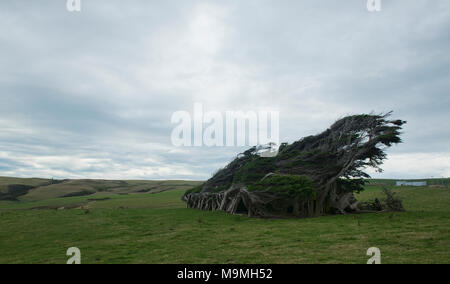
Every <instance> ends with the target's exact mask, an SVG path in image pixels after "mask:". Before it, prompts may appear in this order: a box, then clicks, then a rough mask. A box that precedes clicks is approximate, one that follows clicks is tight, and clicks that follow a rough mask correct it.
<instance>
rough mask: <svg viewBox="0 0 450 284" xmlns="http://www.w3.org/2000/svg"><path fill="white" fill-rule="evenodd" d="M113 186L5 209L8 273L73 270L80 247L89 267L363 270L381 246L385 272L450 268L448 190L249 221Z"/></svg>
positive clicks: (0, 226)
mask: <svg viewBox="0 0 450 284" xmlns="http://www.w3.org/2000/svg"><path fill="white" fill-rule="evenodd" d="M30 182H31V181H30ZM33 182H36V183H39V181H33ZM130 183H131V184H130V187H131V188H134V189H136V191H139V190H138V189H137V188H139V186H141V185H142V184H140V183H139V182H130ZM94 184H95V183H94ZM150 184H151V183H149V184H148V185H150ZM175 184H178V185H180V184H183V182H175ZM153 185H155V184H153ZM160 185H164V186H167V183H164V182H162V183H161V182H160ZM91 186H93V185H92V184H91ZM109 186H110V184H109V185H108V190H106V192H101V191H100V190H98V191H97V192H96V193H95V194H94V195H89V196H72V197H62V198H51V199H45V200H22V201H19V202H17V201H15V202H13V201H0V251H1V252H2V253H1V254H0V263H65V262H66V261H67V259H68V257H67V256H66V250H67V248H69V247H73V246H75V247H78V248H80V250H81V255H82V257H81V261H82V263H361V264H363V263H366V261H367V259H368V258H369V257H368V256H366V251H367V249H368V248H369V247H373V246H375V247H378V248H380V250H381V262H382V263H450V255H449V254H448V252H449V251H450V217H449V216H450V190H449V189H448V188H427V187H422V188H413V187H402V188H394V191H395V192H397V194H398V196H399V197H400V198H402V199H403V202H404V206H405V208H406V210H407V211H406V212H401V213H394V214H392V213H377V214H360V215H339V216H325V217H320V218H310V219H254V218H250V219H249V218H247V217H245V216H236V215H229V214H225V213H223V212H217V211H216V212H210V211H199V210H195V209H186V208H185V204H184V203H183V202H182V201H181V200H180V197H181V196H182V194H183V193H184V189H175V190H170V191H165V192H161V193H151V192H152V191H150V192H149V193H140V194H126V195H124V194H117V193H115V192H114V190H113V189H112V188H109ZM181 186H185V185H180V187H181ZM113 188H114V189H120V188H121V187H120V186H117V187H113ZM164 188H165V187H164ZM146 189H148V188H146ZM122 190H124V188H122V189H120V190H118V192H121V191H122ZM152 190H153V192H156V191H158V189H156V188H153V189H152ZM375 197H382V194H381V188H380V187H379V186H374V185H372V186H366V190H365V191H363V192H362V193H360V194H359V195H357V198H358V199H359V200H368V199H373V198H375ZM72 208H73V209H72ZM76 208H82V209H76ZM31 209H33V210H31ZM57 209H59V210H57Z"/></svg>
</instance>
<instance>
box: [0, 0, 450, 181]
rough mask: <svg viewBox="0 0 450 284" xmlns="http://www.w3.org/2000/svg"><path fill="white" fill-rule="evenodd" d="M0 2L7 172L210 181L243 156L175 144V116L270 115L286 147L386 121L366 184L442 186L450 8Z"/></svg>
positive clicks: (407, 1)
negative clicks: (377, 168)
mask: <svg viewBox="0 0 450 284" xmlns="http://www.w3.org/2000/svg"><path fill="white" fill-rule="evenodd" d="M65 2H66V1H65V0H47V1H45V0H34V1H28V0H2V1H0V175H1V176H18V177H47V178H50V177H55V178H103V179H196V180H200V179H206V178H208V177H210V176H211V174H212V173H213V172H214V171H215V170H216V169H218V168H219V167H222V166H224V165H226V164H227V163H228V162H229V161H230V160H232V159H233V158H234V157H235V155H236V154H238V153H240V152H242V150H243V148H238V147H209V148H208V147H195V148H192V147H175V146H172V143H171V139H170V135H171V132H172V130H173V128H174V127H175V125H173V124H171V116H172V114H173V113H174V112H175V111H178V110H186V111H189V112H192V110H193V104H194V103H195V102H201V103H203V105H204V107H205V109H207V110H215V111H220V112H225V111H227V110H246V111H248V110H253V111H257V110H261V109H268V108H269V109H273V110H278V111H279V112H280V140H281V141H287V142H293V141H295V140H298V139H300V138H301V137H304V136H307V135H311V134H317V133H319V132H321V131H323V130H325V129H326V128H327V127H328V126H329V125H330V124H332V123H333V122H334V121H335V120H336V119H338V118H341V117H343V116H345V115H348V114H357V113H367V112H371V111H374V112H376V113H380V112H386V111H390V110H393V111H394V114H393V118H399V119H403V120H407V121H408V124H407V125H406V126H405V127H404V134H403V140H404V143H403V144H399V145H397V146H395V147H393V148H391V149H389V151H388V154H389V155H388V160H387V161H386V162H385V165H384V166H383V168H384V170H385V171H384V173H383V174H374V175H373V176H374V177H385V178H423V177H431V176H434V177H442V176H446V177H449V176H450V143H449V142H450V133H449V122H450V115H449V109H450V99H449V90H450V55H449V50H450V1H448V0H441V1H439V0H435V1H433V0H430V1H425V0H415V1H411V0H382V11H381V12H372V13H371V12H368V11H367V9H366V0H351V1H350V0H349V1H331V0H330V1H326V0H320V1H318V0H311V1H299V0H271V1H266V0H236V1H233V0H226V1H225V0H221V1H212V0H211V1H189V0H178V1H166V0H165V1H156V0H155V1H149V0H142V1H138V0H132V1H119V0H82V1H81V2H82V10H81V12H72V13H71V12H68V11H67V10H66V3H65Z"/></svg>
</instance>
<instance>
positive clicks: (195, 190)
mask: <svg viewBox="0 0 450 284" xmlns="http://www.w3.org/2000/svg"><path fill="white" fill-rule="evenodd" d="M202 189H203V184H200V185H197V186H195V187H193V188H191V189H188V190H186V193H185V194H190V193H199V192H201V191H202Z"/></svg>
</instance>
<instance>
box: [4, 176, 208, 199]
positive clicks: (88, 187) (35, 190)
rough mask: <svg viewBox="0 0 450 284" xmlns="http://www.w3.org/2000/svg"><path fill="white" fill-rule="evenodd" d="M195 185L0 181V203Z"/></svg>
mask: <svg viewBox="0 0 450 284" xmlns="http://www.w3.org/2000/svg"><path fill="white" fill-rule="evenodd" d="M199 183H200V182H198V181H181V180H170V181H142V180H141V181H139V180H120V181H119V180H50V179H37V178H33V179H20V178H10V177H0V201H1V200H11V201H40V200H47V199H54V198H61V197H73V196H89V195H102V194H111V193H112V194H133V193H147V192H150V193H155V192H162V191H166V190H174V189H189V188H192V187H193V186H196V185H198V184H199Z"/></svg>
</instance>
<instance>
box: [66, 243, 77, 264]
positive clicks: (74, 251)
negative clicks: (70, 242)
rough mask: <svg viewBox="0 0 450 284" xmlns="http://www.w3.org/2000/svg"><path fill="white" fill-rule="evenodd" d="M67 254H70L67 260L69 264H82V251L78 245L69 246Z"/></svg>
mask: <svg viewBox="0 0 450 284" xmlns="http://www.w3.org/2000/svg"><path fill="white" fill-rule="evenodd" d="M66 255H67V256H70V258H69V259H68V260H67V264H81V251H80V249H79V248H77V247H71V248H68V249H67V251H66Z"/></svg>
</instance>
